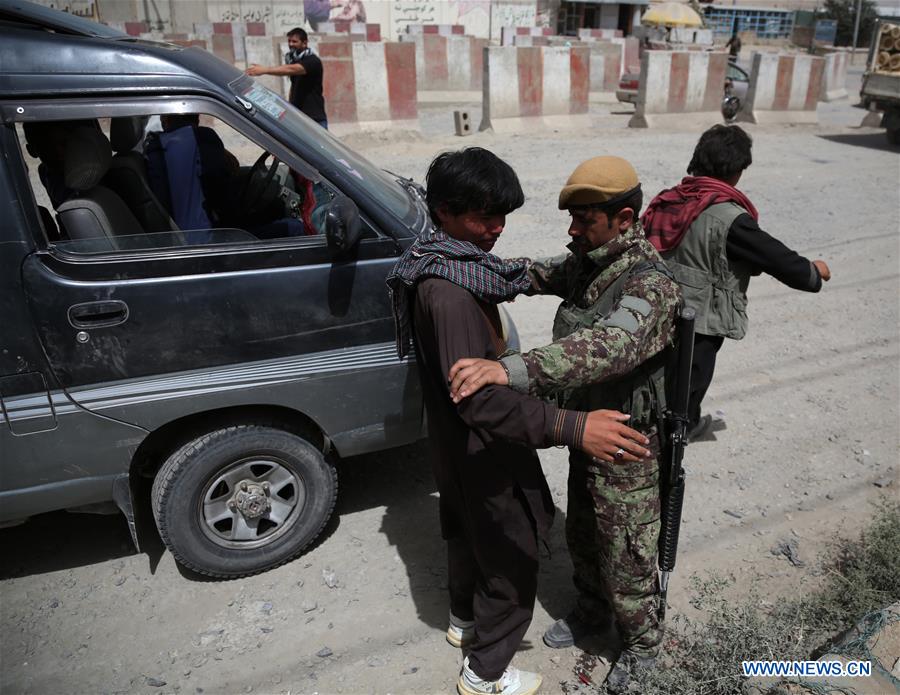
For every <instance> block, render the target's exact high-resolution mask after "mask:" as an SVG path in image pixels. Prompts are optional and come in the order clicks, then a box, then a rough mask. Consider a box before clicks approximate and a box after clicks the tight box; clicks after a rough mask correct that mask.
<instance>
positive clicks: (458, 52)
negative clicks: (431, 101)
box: [400, 33, 488, 91]
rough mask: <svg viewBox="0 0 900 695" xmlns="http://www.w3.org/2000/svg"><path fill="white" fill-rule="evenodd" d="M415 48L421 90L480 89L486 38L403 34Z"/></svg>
mask: <svg viewBox="0 0 900 695" xmlns="http://www.w3.org/2000/svg"><path fill="white" fill-rule="evenodd" d="M400 40H401V41H402V42H404V43H412V44H414V45H415V47H416V80H417V81H418V85H419V88H420V89H422V90H436V91H469V90H480V89H481V84H482V76H483V73H484V70H483V61H484V47H485V46H487V44H488V41H487V39H477V38H475V37H474V36H459V35H454V34H451V35H446V36H442V35H440V34H434V33H428V34H425V33H422V34H401V35H400Z"/></svg>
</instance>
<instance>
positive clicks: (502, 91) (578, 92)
mask: <svg viewBox="0 0 900 695" xmlns="http://www.w3.org/2000/svg"><path fill="white" fill-rule="evenodd" d="M589 90H590V56H589V49H588V48H585V47H580V46H578V47H572V48H567V47H563V46H536V47H533V48H519V47H516V46H491V47H488V48H485V49H484V88H483V90H482V94H483V98H482V112H481V113H482V115H481V126H480V127H479V130H488V129H493V130H495V131H499V132H509V131H515V130H524V129H528V128H533V127H534V126H535V125H545V126H548V127H556V128H560V127H562V128H588V127H590V117H589V116H588V92H589Z"/></svg>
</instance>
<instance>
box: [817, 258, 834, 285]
mask: <svg viewBox="0 0 900 695" xmlns="http://www.w3.org/2000/svg"><path fill="white" fill-rule="evenodd" d="M813 265H814V266H816V270H818V271H819V276H820V277H821V278H822V281H823V282H828V281H829V280H831V268H829V267H828V264H827V263H826V262H825V261H822V260H818V261H813Z"/></svg>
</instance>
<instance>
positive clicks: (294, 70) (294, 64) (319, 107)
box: [247, 27, 328, 129]
mask: <svg viewBox="0 0 900 695" xmlns="http://www.w3.org/2000/svg"><path fill="white" fill-rule="evenodd" d="M287 37H288V48H289V49H290V50H289V51H288V52H287V53H285V55H284V62H285V65H256V64H255V63H254V64H252V65H250V67H248V68H247V74H248V75H250V76H251V77H258V76H259V75H275V76H277V77H290V78H291V93H290V95H289V96H288V101H290V102H291V103H292V104H293V105H294V106H296V107H297V108H298V109H300V110H301V111H302V112H303V113H305V114H306V115H307V116H309V117H310V118H311V119H313V120H314V121H315V122H316V123H318V124H319V125H320V126H322V127H323V128H326V129H327V128H328V117H327V116H326V115H325V97H324V96H322V61H321V60H320V59H319V56H317V55H316V54H315V53H313V52H312V50H311V49H310V47H309V36H308V35H307V33H306V32H305V31H304V30H303V29H300V28H299V27H297V28H295V29H291V30H290V31H289V32H288V34H287Z"/></svg>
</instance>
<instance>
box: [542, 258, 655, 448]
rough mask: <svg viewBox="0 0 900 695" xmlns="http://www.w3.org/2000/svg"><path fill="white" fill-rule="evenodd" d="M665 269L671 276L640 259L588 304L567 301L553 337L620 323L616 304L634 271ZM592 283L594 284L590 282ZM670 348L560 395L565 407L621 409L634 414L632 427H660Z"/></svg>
mask: <svg viewBox="0 0 900 695" xmlns="http://www.w3.org/2000/svg"><path fill="white" fill-rule="evenodd" d="M645 272H661V273H663V274H665V275H666V276H667V277H670V278H671V274H670V273H669V272H668V270H667V269H666V268H665V266H663V265H662V264H660V263H659V262H658V261H656V262H654V261H638V262H637V263H635V264H634V265H633V266H631V268H629V269H627V270H626V271H625V272H624V273H622V274H621V275H620V276H619V277H618V278H616V280H615V281H613V282H611V283H610V284H609V286H608V287H607V288H606V289H605V290H604V291H603V292H602V293H601V294H600V296H598V297H597V300H596V301H595V302H594V303H593V304H591V305H589V306H586V307H579V306H578V305H577V303H576V301H574V300H575V299H577V298H570V300H568V301H565V302H563V303H562V304H561V305H560V307H559V309H557V311H556V317H555V318H554V320H553V340H554V341H556V340H560V339H561V338H565V337H566V336H567V335H571V334H572V333H574V332H575V331H579V330H581V329H583V328H591V327H593V326H598V325H600V326H602V325H616V324H615V318H614V317H611V315H612V313H613V311H612V310H613V307H614V306H615V304H616V302H618V301H619V299H620V298H621V294H622V287H623V286H624V285H625V281H626V280H627V279H628V278H629V277H631V276H632V275H634V274H640V273H645ZM588 284H590V283H588ZM668 354H669V350H668V349H666V350H663V351H662V352H660V353H659V354H657V355H655V356H653V357H652V358H650V359H649V360H647V361H646V362H644V363H643V364H642V365H640V366H639V367H638V368H637V369H635V370H633V371H631V372H629V373H628V374H625V375H624V376H622V377H619V378H618V379H614V380H611V381H604V382H602V383H599V384H593V385H591V386H587V387H582V388H578V389H571V390H567V391H565V392H563V393H561V394H559V397H558V400H559V403H560V406H561V407H565V408H571V409H577V410H598V409H601V408H603V409H607V410H620V411H621V412H623V413H628V414H629V415H631V419H630V420H629V421H628V423H627V424H628V426H629V427H633V428H634V429H636V430H639V431H642V432H645V433H646V432H649V431H650V430H651V429H652V428H653V427H658V425H659V423H660V421H661V419H662V416H663V414H664V413H665V409H666V392H665V376H666V375H665V371H666V361H667V356H668Z"/></svg>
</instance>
